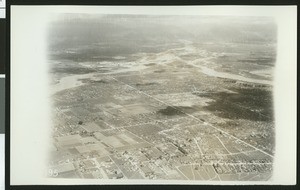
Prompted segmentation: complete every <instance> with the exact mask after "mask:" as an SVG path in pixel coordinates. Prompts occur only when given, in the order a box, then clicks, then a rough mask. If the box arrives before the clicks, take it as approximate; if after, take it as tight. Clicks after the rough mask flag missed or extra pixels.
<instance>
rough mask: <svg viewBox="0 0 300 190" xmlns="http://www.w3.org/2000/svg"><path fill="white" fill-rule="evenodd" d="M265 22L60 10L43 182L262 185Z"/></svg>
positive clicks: (272, 28)
mask: <svg viewBox="0 0 300 190" xmlns="http://www.w3.org/2000/svg"><path fill="white" fill-rule="evenodd" d="M276 43H277V39H276V23H275V21H274V20H273V19H272V18H269V17H230V16H227V17H220V16H149V15H90V14H62V15H60V17H59V19H57V20H55V21H53V22H52V23H51V25H50V26H49V33H48V58H49V60H48V61H49V62H50V69H49V75H50V77H51V84H50V87H51V99H52V103H53V106H52V119H53V123H54V124H53V133H52V141H53V147H52V151H51V157H50V158H49V177H56V178H99V179H167V180H218V181H266V180H269V179H270V178H271V176H272V169H273V157H274V151H275V143H274V142H275V129H274V117H273V96H272V91H273V70H274V67H275V62H276Z"/></svg>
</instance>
